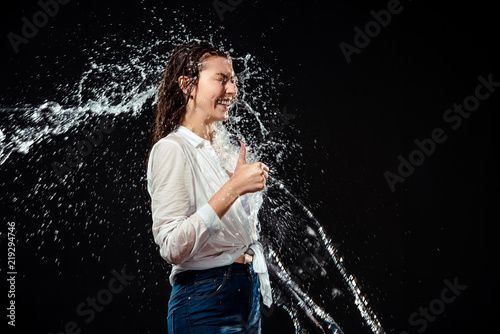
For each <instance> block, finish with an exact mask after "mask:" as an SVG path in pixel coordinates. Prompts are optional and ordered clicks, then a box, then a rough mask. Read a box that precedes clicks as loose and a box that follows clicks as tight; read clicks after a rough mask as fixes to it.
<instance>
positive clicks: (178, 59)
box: [147, 42, 272, 334]
mask: <svg viewBox="0 0 500 334" xmlns="http://www.w3.org/2000/svg"><path fill="white" fill-rule="evenodd" d="M235 81H236V78H235V75H234V71H233V67H232V62H231V58H230V57H229V55H227V54H225V53H224V52H222V51H220V50H217V49H216V48H214V47H213V46H212V45H210V44H209V43H207V42H190V43H187V44H184V45H182V46H180V47H177V48H176V49H175V50H174V52H173V54H172V56H171V57H170V59H169V61H168V62H167V66H166V70H165V74H164V77H163V80H162V82H161V84H160V87H159V91H158V103H157V105H158V107H157V110H156V115H155V122H154V125H153V146H152V148H151V151H150V154H149V160H148V171H147V174H148V177H147V179H148V191H149V194H150V196H151V199H152V202H151V207H152V214H153V236H154V239H155V242H156V243H157V244H158V245H159V248H160V255H161V256H162V257H163V258H164V259H165V260H166V261H167V262H168V263H171V264H172V265H173V267H172V272H171V274H170V283H171V284H172V285H173V287H172V292H171V295H170V300H169V304H168V315H167V324H168V330H169V333H204V334H207V333H260V322H261V321H260V295H261V294H262V297H263V302H264V304H265V305H267V306H268V307H269V306H270V305H271V304H272V294H271V287H270V284H269V275H268V273H267V266H266V263H265V258H264V256H263V250H262V246H261V245H260V243H259V242H258V241H257V234H256V226H255V224H256V222H255V220H253V221H251V220H250V219H249V216H250V213H251V210H252V208H251V207H250V205H249V201H248V199H247V197H246V195H245V194H247V193H252V192H258V191H261V190H263V189H265V188H266V179H267V177H268V172H269V168H268V167H267V166H266V165H265V164H263V163H262V162H255V163H247V162H246V158H245V154H246V149H245V145H244V144H243V143H242V142H240V155H239V159H238V162H237V164H236V166H235V169H234V171H233V173H231V172H229V171H227V170H225V169H224V168H223V167H222V165H221V163H220V160H219V158H218V156H217V154H216V152H215V150H214V148H213V146H212V145H213V143H214V135H215V124H216V122H222V121H225V120H227V119H228V117H229V115H228V110H229V107H230V105H231V103H232V102H233V101H234V99H235V97H236V94H237V88H236V82H235Z"/></svg>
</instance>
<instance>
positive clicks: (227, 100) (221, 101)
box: [216, 98, 233, 109]
mask: <svg viewBox="0 0 500 334" xmlns="http://www.w3.org/2000/svg"><path fill="white" fill-rule="evenodd" d="M216 102H217V104H218V105H221V106H222V107H224V108H226V109H227V108H229V106H230V105H231V103H232V102H233V99H232V98H225V99H217V101H216Z"/></svg>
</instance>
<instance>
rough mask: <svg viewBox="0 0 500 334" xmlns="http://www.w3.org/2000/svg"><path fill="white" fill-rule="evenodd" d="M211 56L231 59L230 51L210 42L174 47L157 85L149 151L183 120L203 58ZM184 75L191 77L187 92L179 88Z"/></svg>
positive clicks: (201, 68)
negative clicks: (227, 51)
mask: <svg viewBox="0 0 500 334" xmlns="http://www.w3.org/2000/svg"><path fill="white" fill-rule="evenodd" d="M210 56H220V57H224V58H227V59H230V56H229V54H227V53H226V52H225V51H223V50H221V49H218V48H216V47H215V46H213V45H212V44H210V43H209V42H207V41H192V42H188V43H185V44H182V45H180V46H177V47H176V48H175V49H174V50H173V52H172V55H171V56H170V58H169V59H168V61H167V66H166V68H165V72H164V74H163V78H162V80H161V82H160V84H159V87H158V99H157V105H156V109H155V111H154V120H153V123H152V124H151V129H150V133H151V147H150V151H151V148H152V147H153V145H154V144H155V143H156V142H158V141H159V140H160V139H162V138H163V137H166V136H167V135H168V134H169V133H170V132H172V131H173V130H174V129H175V128H176V127H177V126H178V125H179V124H181V123H182V122H183V121H184V118H185V116H186V107H187V105H188V102H189V96H191V92H192V91H193V89H194V87H195V86H196V85H197V84H198V80H199V77H200V72H201V71H203V69H204V64H205V63H204V61H203V60H205V59H206V58H208V57H210ZM181 76H186V77H187V78H188V82H187V85H186V86H185V89H186V92H183V91H182V89H181V88H180V87H179V82H178V79H179V77H181Z"/></svg>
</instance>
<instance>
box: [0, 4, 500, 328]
mask: <svg viewBox="0 0 500 334" xmlns="http://www.w3.org/2000/svg"><path fill="white" fill-rule="evenodd" d="M223 2H224V1H223ZM4 6H6V5H4ZM401 6H402V7H403V10H402V11H401V13H399V14H397V15H393V16H392V20H391V22H390V23H389V25H388V26H387V27H385V28H382V29H381V31H380V33H379V34H378V35H377V36H375V37H373V38H372V39H371V41H370V43H369V45H368V46H367V47H365V48H363V49H362V50H361V52H360V53H359V54H353V55H352V62H351V63H348V62H347V61H346V59H345V57H344V55H343V53H342V51H341V49H340V47H339V44H340V43H341V42H346V43H349V44H351V45H352V44H353V38H354V35H355V31H354V30H353V28H354V27H355V26H358V27H360V28H361V29H363V28H364V26H365V24H366V23H367V22H369V21H371V20H373V18H372V16H371V15H370V11H371V10H375V11H379V10H381V9H385V8H387V1H376V2H368V1H363V2H349V1H323V2H319V1H309V2H301V1H272V2H271V1H254V2H251V1H243V2H241V4H239V5H237V6H236V7H235V8H234V10H233V11H231V12H226V13H224V20H223V21H222V22H221V21H220V20H219V17H218V16H217V13H216V11H215V9H214V6H213V3H212V2H211V1H199V2H196V3H195V2H193V3H192V4H190V3H189V2H182V3H179V2H168V1H143V2H142V3H136V2H133V1H130V2H127V3H126V2H123V1H122V2H111V1H106V0H103V1H86V2H85V3H83V2H80V1H76V0H74V1H71V2H70V3H68V4H66V5H62V6H61V8H60V12H59V13H58V14H57V15H56V16H55V17H54V18H51V20H50V22H49V23H48V24H47V25H46V26H45V27H43V28H41V29H40V31H39V33H38V34H37V35H36V36H35V37H34V38H33V39H32V40H30V41H29V43H28V44H26V45H21V46H20V51H19V53H17V54H16V53H14V51H13V49H12V46H11V45H10V43H9V41H8V39H7V37H6V36H7V33H8V32H10V31H14V32H19V31H20V28H21V25H22V22H21V18H22V17H23V16H25V15H27V16H29V15H32V14H33V13H34V12H36V11H38V10H39V7H38V5H37V3H36V1H18V2H16V3H15V4H10V5H9V6H8V7H4V8H3V9H2V20H1V22H2V25H1V26H2V33H1V35H2V36H3V37H2V42H1V43H2V63H1V64H2V69H1V70H2V86H1V90H2V93H1V94H0V96H1V105H2V106H9V105H14V104H16V103H17V102H19V101H22V102H25V103H34V104H37V103H42V102H43V101H45V100H46V99H49V100H50V99H55V100H57V99H58V98H60V96H58V94H60V92H54V89H53V87H54V86H55V85H58V84H64V83H67V81H68V80H69V81H71V80H75V78H78V77H79V75H80V74H81V73H82V72H83V69H84V68H85V64H86V62H87V55H86V53H85V46H87V45H89V44H91V43H92V42H93V41H95V40H99V39H101V38H102V37H103V36H111V35H113V36H120V33H123V34H139V33H142V32H141V31H140V30H139V29H137V30H134V28H133V27H134V25H138V26H139V25H140V24H141V22H143V21H147V20H148V13H150V12H149V11H145V10H141V8H144V7H147V8H154V9H155V10H156V11H157V15H159V14H158V13H163V12H164V13H169V14H168V15H170V16H168V17H169V18H171V17H173V16H175V14H172V10H174V9H177V10H179V11H181V12H183V13H185V14H186V15H185V16H184V17H188V18H189V17H190V15H192V17H195V18H196V19H195V21H193V22H190V26H191V27H192V28H191V31H192V32H193V34H194V35H196V27H197V26H199V27H203V29H201V28H200V31H201V30H203V31H206V29H207V28H206V25H207V24H208V22H211V24H213V25H214V26H223V27H224V29H223V31H224V38H225V39H226V40H228V41H230V42H231V44H232V45H233V47H234V48H235V50H236V51H237V52H240V53H245V52H249V53H251V54H252V55H255V57H256V58H258V59H260V60H261V61H262V63H264V64H265V65H266V66H269V67H272V68H273V69H275V71H278V70H280V69H281V72H280V73H281V74H280V76H281V77H280V79H281V81H283V82H284V83H286V85H284V86H282V87H279V88H277V93H279V95H277V96H278V97H276V99H277V102H276V103H277V104H278V105H280V106H284V105H286V106H287V107H288V108H289V109H290V110H294V114H296V115H297V116H296V117H295V118H294V119H293V120H291V126H290V127H288V128H287V130H285V132H286V135H287V136H289V137H290V138H293V139H294V140H295V141H297V142H299V143H300V144H301V145H302V147H303V150H302V154H303V156H302V157H291V158H290V159H289V160H288V164H289V167H285V169H286V170H287V171H286V172H285V175H283V177H284V178H287V179H290V180H296V181H297V182H295V183H293V182H292V184H295V185H296V186H295V188H296V189H294V190H295V192H296V193H298V194H299V195H300V197H301V198H302V200H303V201H304V202H305V203H306V204H307V205H309V206H313V207H314V214H315V216H316V218H317V219H318V220H319V221H320V222H322V224H323V225H325V226H326V228H327V230H328V231H329V233H330V235H334V236H335V238H336V239H337V240H340V241H341V244H342V245H341V250H342V252H343V253H344V255H345V257H346V259H347V260H348V261H349V259H351V260H350V263H348V264H349V268H350V270H351V271H352V272H353V273H356V274H357V276H358V278H359V279H360V280H361V283H362V286H363V287H364V288H365V292H366V293H367V294H368V295H369V296H370V297H371V301H370V305H371V306H372V307H373V309H374V310H375V311H377V312H378V313H379V314H380V316H381V320H382V324H383V325H384V328H385V330H386V331H387V332H389V333H400V331H404V330H406V331H408V332H410V333H417V332H418V331H417V330H418V329H419V328H421V327H420V326H412V325H411V324H410V323H409V317H410V315H411V314H412V313H414V312H418V310H419V307H428V306H429V303H431V302H432V301H433V300H435V299H436V298H440V294H441V291H442V290H443V288H444V287H445V284H444V283H443V281H444V280H445V279H448V280H449V281H451V282H453V280H454V279H455V278H456V279H457V280H458V282H459V283H460V284H461V285H466V286H467V288H466V289H465V290H464V291H463V292H462V294H461V295H460V296H458V297H457V299H456V301H455V302H453V303H451V304H447V305H446V309H445V311H444V312H443V313H442V314H440V315H438V316H437V317H436V318H435V320H434V321H429V322H428V326H427V328H426V329H425V331H423V332H425V333H478V332H483V331H486V330H487V329H489V328H490V326H492V325H494V319H495V318H494V317H495V316H496V314H497V313H498V311H499V308H498V304H497V299H498V285H497V282H496V275H495V272H496V271H498V269H499V268H498V260H497V258H496V255H497V252H496V246H497V243H496V240H497V236H496V229H495V225H496V224H495V223H494V222H495V221H496V215H495V210H496V209H495V207H496V205H497V196H496V195H495V193H496V191H495V189H496V184H497V183H496V181H497V175H496V171H497V170H498V162H497V161H498V159H495V158H494V157H495V156H496V155H497V151H496V147H497V145H496V144H497V140H496V137H495V135H494V133H496V131H497V126H498V123H497V121H495V119H496V118H495V117H494V113H495V112H496V111H498V107H499V96H498V95H499V94H500V92H499V91H498V90H500V88H496V89H497V91H495V92H494V93H492V94H491V96H490V97H489V98H487V99H486V100H485V101H481V103H480V105H479V108H478V109H477V110H476V111H474V112H472V113H471V116H470V117H469V118H468V119H464V120H463V123H462V124H461V126H460V127H459V128H457V129H456V130H453V129H451V127H450V124H447V123H445V122H444V121H443V118H442V116H443V113H444V112H445V110H447V109H448V108H451V107H452V106H453V104H454V103H463V101H464V99H465V98H466V97H467V96H469V95H473V94H474V92H475V88H476V86H477V85H478V84H479V81H478V76H483V77H484V78H487V77H488V75H490V74H491V75H492V77H493V81H496V82H499V81H500V68H499V66H498V65H499V59H500V57H499V55H500V54H499V52H498V33H499V28H498V14H497V11H495V10H494V9H493V5H492V4H491V3H487V2H486V1H482V2H474V3H460V2H455V3H435V2H430V1H416V0H413V1H402V2H401ZM194 13H196V15H195V14H194ZM200 18H202V19H200ZM203 18H205V19H206V21H204V19H203ZM118 23H119V24H118ZM214 23H215V24H214ZM125 26H126V27H127V29H123V27H125ZM120 27H122V28H120ZM208 30H209V29H208ZM135 37H136V38H137V36H135ZM199 37H203V36H199ZM271 51H272V54H273V56H272V57H270V52H271ZM124 52H126V51H124ZM146 112H147V111H145V112H144V113H145V114H144V115H143V116H141V117H140V118H139V121H137V120H136V119H135V120H130V119H127V117H126V116H120V117H117V118H116V119H115V126H116V129H117V130H115V131H114V132H112V133H111V134H110V135H109V137H107V139H106V140H107V141H105V145H102V146H101V147H100V148H97V149H96V151H95V152H94V153H93V154H92V157H91V158H89V159H94V160H92V161H93V163H88V164H87V165H85V167H84V168H82V169H81V170H79V172H78V174H77V175H75V181H74V183H73V184H72V185H71V186H69V187H68V186H62V185H60V184H58V183H57V180H56V179H54V178H52V179H48V178H46V177H45V178H42V179H41V178H40V176H44V175H48V173H49V172H50V162H51V161H53V160H54V152H62V151H61V149H63V148H64V146H65V143H64V142H63V140H62V139H61V140H59V141H58V140H55V141H52V142H50V143H40V144H37V145H34V147H33V149H32V150H30V152H29V153H28V154H27V155H22V154H17V153H15V154H13V155H12V156H11V157H10V158H9V159H8V160H7V162H6V163H4V164H3V165H2V166H0V169H1V172H2V178H3V182H2V184H3V185H2V188H4V189H5V190H2V213H3V216H4V217H3V221H4V225H3V226H2V231H6V227H5V223H6V222H8V221H15V222H16V226H17V247H16V250H17V255H16V256H17V261H16V262H17V271H18V276H17V283H16V291H17V294H16V305H17V306H16V316H17V317H16V324H17V326H16V329H18V330H19V331H18V332H19V333H49V332H52V333H59V332H60V331H63V328H64V325H65V324H66V323H68V321H71V320H74V321H76V322H77V323H79V324H80V328H81V330H82V332H83V333H114V332H121V333H164V332H165V331H166V321H165V318H166V303H167V299H168V294H169V289H170V286H169V284H168V282H167V281H166V280H165V275H166V271H167V269H168V268H167V266H166V265H165V264H164V263H162V261H161V259H159V257H158V255H157V253H156V249H155V248H154V246H153V245H152V239H151V237H150V233H149V231H148V230H147V228H148V226H149V225H148V224H149V221H148V219H149V217H148V216H147V215H146V213H147V212H146V211H145V210H138V209H134V208H138V207H140V208H143V207H144V205H142V203H144V202H145V201H147V196H145V194H144V193H143V191H141V189H140V187H127V182H128V183H130V181H127V180H130V179H131V178H134V177H137V176H138V175H139V177H140V175H141V174H140V173H141V170H140V167H141V166H140V164H138V163H137V161H140V159H142V157H143V156H141V154H142V153H141V152H144V154H145V152H146V151H147V140H146V137H145V135H144V136H143V137H141V134H144V133H145V131H146V130H147V114H146ZM2 113H4V112H2ZM2 122H3V124H2V125H3V126H5V127H7V128H8V126H9V122H11V123H15V122H13V121H12V120H9V119H7V118H6V117H5V113H4V114H3V115H2ZM17 126H22V125H17ZM91 126H92V125H87V127H91ZM83 127H85V125H84V126H83ZM435 128H442V129H443V130H444V131H445V133H446V135H447V140H446V141H445V142H444V143H442V144H437V145H436V148H435V152H434V153H433V154H432V155H431V156H430V157H426V159H425V161H424V162H423V163H422V164H421V165H420V166H418V167H416V169H415V171H414V172H413V173H412V175H410V176H408V177H407V179H406V181H405V182H404V183H398V184H396V186H395V191H394V192H392V191H391V190H390V188H389V186H388V184H387V182H386V180H385V178H384V172H386V171H391V172H393V173H396V172H397V169H398V163H399V161H398V159H397V158H398V156H399V155H402V156H403V157H405V158H408V156H409V155H410V153H411V152H412V151H413V150H414V149H415V148H416V146H415V144H414V143H413V142H414V140H415V139H419V140H423V139H425V138H429V137H430V135H431V132H432V130H433V129H435ZM130 146H133V147H135V149H136V151H137V152H135V154H136V155H135V156H130V153H127V155H126V156H125V157H124V154H123V152H127V147H130ZM141 150H142V151H141ZM129 158H135V159H136V163H135V164H130V160H127V159H129ZM294 159H295V160H294ZM299 160H300V162H305V163H303V164H302V166H303V167H301V168H298V169H297V168H295V167H294V165H295V164H297V165H298V164H299V163H300V162H299ZM89 161H90V160H89ZM106 166H114V167H113V168H110V169H107V168H106ZM44 170H45V172H44ZM297 171H299V172H300V173H299V172H297ZM109 179H114V180H115V181H114V182H113V183H112V184H111V186H108V185H107V186H103V182H104V181H106V180H109ZM52 183H54V185H53V186H51V187H49V186H48V185H50V184H52ZM36 184H40V185H41V187H40V192H37V191H34V189H37V187H35V185H36ZM299 184H308V187H307V189H306V190H304V189H303V188H301V187H300V186H299ZM52 194H56V195H55V197H54V198H52V197H50V196H51V195H52ZM14 198H17V200H14ZM19 199H21V200H19ZM141 201H143V202H141ZM138 203H139V204H138ZM78 212H80V213H83V214H80V215H79V214H78ZM41 213H45V214H41ZM124 217H127V218H126V219H124ZM101 218H102V219H103V220H105V221H106V223H105V224H91V226H90V227H89V226H86V224H87V223H88V222H89V221H93V222H96V221H99V220H100V219H101ZM47 221H51V222H52V223H51V224H47V223H46V222H47ZM61 221H70V222H71V224H63V223H61ZM124 221H127V222H130V221H135V222H136V224H135V225H133V226H130V225H126V224H125V223H124ZM44 226H45V227H44ZM69 227H70V228H69ZM54 230H57V231H58V235H59V238H60V241H58V242H54V241H53V239H54ZM26 239H29V241H26ZM61 240H62V241H61ZM1 244H2V252H3V253H4V254H3V255H2V257H1V258H2V262H1V263H2V268H1V270H2V272H3V273H5V271H6V265H5V263H6V261H4V259H6V249H7V247H6V241H5V239H2V242H1ZM93 253H99V257H98V258H97V257H96V256H89V254H93ZM54 258H58V260H57V261H55V260H54ZM144 259H148V260H147V261H143V260H144ZM146 264H148V265H152V266H153V267H154V268H153V269H152V268H149V267H147V266H146ZM124 266H126V268H127V270H126V271H127V273H129V274H130V275H134V276H135V277H136V278H135V279H134V280H133V281H132V282H131V283H130V285H129V286H127V287H126V289H124V291H123V292H122V293H120V294H118V295H117V296H115V297H114V299H113V302H112V303H110V305H108V306H106V308H105V309H104V310H103V311H102V312H100V313H98V314H97V316H96V319H95V320H94V321H92V322H91V323H90V324H84V323H83V321H82V318H80V317H78V316H77V315H76V314H75V308H76V306H77V305H78V304H79V303H81V302H82V301H84V300H85V299H86V298H87V297H89V296H95V295H96V293H97V292H98V291H99V290H100V289H102V288H105V287H106V284H107V282H108V281H109V279H110V278H111V277H112V274H111V270H112V269H115V270H121V268H123V267H124ZM3 277H5V274H4V275H3ZM2 280H3V281H4V278H2ZM4 282H5V281H4ZM6 289H7V288H6V287H5V290H3V291H6ZM2 294H3V295H5V293H4V292H2ZM6 307H7V304H6V302H4V304H2V308H3V309H4V310H5V308H6ZM5 312H6V311H5ZM334 317H335V315H334ZM336 320H337V321H338V322H339V323H342V319H338V318H336ZM2 321H3V323H6V322H7V320H6V318H5V317H4V320H2ZM2 325H3V324H2ZM273 331H274V332H279V333H290V332H293V326H292V324H291V321H290V319H289V318H288V316H287V314H286V313H285V312H284V311H283V310H276V311H275V312H274V313H273V314H272V315H271V316H270V317H269V318H265V319H264V324H263V332H264V333H270V332H273ZM9 332H12V328H9ZM346 333H347V331H346Z"/></svg>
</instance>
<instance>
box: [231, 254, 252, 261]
mask: <svg viewBox="0 0 500 334" xmlns="http://www.w3.org/2000/svg"><path fill="white" fill-rule="evenodd" d="M252 260H253V256H252V255H250V254H247V253H245V254H243V255H241V256H240V257H239V258H237V259H236V260H234V262H236V263H243V264H247V263H250V262H252Z"/></svg>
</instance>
